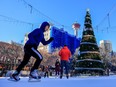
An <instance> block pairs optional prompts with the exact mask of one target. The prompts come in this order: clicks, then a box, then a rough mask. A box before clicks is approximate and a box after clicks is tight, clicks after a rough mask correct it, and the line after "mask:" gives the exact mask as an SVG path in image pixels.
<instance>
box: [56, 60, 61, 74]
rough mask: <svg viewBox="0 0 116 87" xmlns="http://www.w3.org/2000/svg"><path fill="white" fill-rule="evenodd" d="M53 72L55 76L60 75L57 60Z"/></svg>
mask: <svg viewBox="0 0 116 87" xmlns="http://www.w3.org/2000/svg"><path fill="white" fill-rule="evenodd" d="M55 72H56V76H57V75H59V73H60V62H59V60H58V59H57V60H56V63H55Z"/></svg>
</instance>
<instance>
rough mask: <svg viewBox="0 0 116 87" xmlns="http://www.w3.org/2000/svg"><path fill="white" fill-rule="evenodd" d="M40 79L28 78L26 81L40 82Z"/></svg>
mask: <svg viewBox="0 0 116 87" xmlns="http://www.w3.org/2000/svg"><path fill="white" fill-rule="evenodd" d="M40 81H41V80H40V79H33V78H29V80H28V82H40Z"/></svg>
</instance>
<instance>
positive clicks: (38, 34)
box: [11, 22, 53, 81]
mask: <svg viewBox="0 0 116 87" xmlns="http://www.w3.org/2000/svg"><path fill="white" fill-rule="evenodd" d="M49 28H50V24H49V23H48V22H43V23H42V24H41V26H40V28H37V29H35V30H33V31H32V32H31V33H29V34H28V38H29V39H28V41H27V42H26V44H25V46H24V59H23V61H22V62H21V64H20V65H19V66H18V67H17V68H16V70H15V72H14V73H13V74H12V75H11V78H12V79H14V80H16V81H18V80H20V78H19V73H20V71H21V70H22V68H24V66H25V65H26V64H27V63H28V62H29V59H30V57H31V56H33V57H34V58H36V61H35V63H34V66H33V67H32V68H31V70H30V74H29V78H34V79H39V78H40V76H39V75H38V72H37V71H38V70H37V69H38V67H39V65H40V63H41V61H42V59H43V57H42V55H41V54H40V52H39V51H38V50H37V47H38V45H39V43H40V42H41V43H42V44H43V45H47V44H49V43H50V42H52V41H53V37H51V38H50V39H49V40H48V41H45V39H44V32H45V31H48V30H49Z"/></svg>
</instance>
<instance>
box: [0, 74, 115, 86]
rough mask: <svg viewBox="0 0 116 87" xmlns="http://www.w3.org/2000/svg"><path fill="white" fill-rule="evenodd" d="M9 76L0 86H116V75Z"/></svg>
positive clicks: (0, 80) (1, 80) (2, 79)
mask: <svg viewBox="0 0 116 87" xmlns="http://www.w3.org/2000/svg"><path fill="white" fill-rule="evenodd" d="M7 79H8V77H0V87H116V75H115V76H114V75H113V76H103V77H84V76H81V77H72V78H69V79H66V77H63V79H60V78H54V77H50V78H42V79H41V82H28V77H22V78H21V80H20V81H18V82H13V81H9V80H7Z"/></svg>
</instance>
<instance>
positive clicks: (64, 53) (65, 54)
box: [59, 45, 71, 79]
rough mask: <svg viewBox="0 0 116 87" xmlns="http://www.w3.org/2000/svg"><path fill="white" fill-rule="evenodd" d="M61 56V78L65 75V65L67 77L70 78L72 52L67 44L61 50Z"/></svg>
mask: <svg viewBox="0 0 116 87" xmlns="http://www.w3.org/2000/svg"><path fill="white" fill-rule="evenodd" d="M59 56H60V60H61V73H60V78H61V79H62V76H63V68H64V67H65V70H66V77H67V79H68V78H69V76H68V69H69V58H70V56H71V52H70V50H69V49H68V47H67V46H66V45H64V47H63V48H62V49H61V50H60V51H59Z"/></svg>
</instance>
